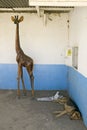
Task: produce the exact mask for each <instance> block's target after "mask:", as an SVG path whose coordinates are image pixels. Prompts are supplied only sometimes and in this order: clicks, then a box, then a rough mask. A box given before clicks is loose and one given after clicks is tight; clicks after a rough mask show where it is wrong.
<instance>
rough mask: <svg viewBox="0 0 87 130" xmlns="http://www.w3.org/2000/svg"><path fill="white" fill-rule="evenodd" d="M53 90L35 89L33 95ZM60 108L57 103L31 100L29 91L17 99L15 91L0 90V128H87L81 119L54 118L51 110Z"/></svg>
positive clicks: (9, 129) (3, 129)
mask: <svg viewBox="0 0 87 130" xmlns="http://www.w3.org/2000/svg"><path fill="white" fill-rule="evenodd" d="M55 92H56V91H36V93H35V95H36V97H45V96H46V97H47V96H53V95H54V94H55ZM64 96H65V95H64ZM60 109H63V106H62V105H59V104H58V103H54V102H39V101H37V100H33V99H32V98H31V92H30V91H28V93H27V96H26V97H24V96H23V95H22V96H21V98H20V99H18V98H17V95H16V91H11V90H0V130H87V129H86V128H85V126H84V123H83V121H82V120H70V119H69V117H68V116H67V115H64V116H62V117H60V118H56V117H55V115H54V114H53V112H54V111H56V110H60Z"/></svg>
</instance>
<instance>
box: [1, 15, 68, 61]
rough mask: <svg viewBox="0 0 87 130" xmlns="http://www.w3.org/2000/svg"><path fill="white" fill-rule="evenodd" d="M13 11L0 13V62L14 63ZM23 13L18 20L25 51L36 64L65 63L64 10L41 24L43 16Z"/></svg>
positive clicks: (65, 18) (65, 23)
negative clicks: (20, 19)
mask: <svg viewBox="0 0 87 130" xmlns="http://www.w3.org/2000/svg"><path fill="white" fill-rule="evenodd" d="M12 15H16V14H12V13H10V14H9V13H0V63H16V60H15V56H16V53H15V24H14V23H13V22H12V21H11V18H10V17H11V16H12ZM18 15H19V16H20V15H23V16H24V21H23V22H22V23H20V41H21V47H22V48H23V50H24V52H25V53H26V54H27V55H29V56H31V57H32V58H33V59H34V62H35V64H64V57H65V55H64V49H65V47H66V45H67V18H68V15H67V14H61V15H53V14H51V15H50V16H49V17H50V18H51V19H52V21H50V20H47V25H46V26H44V23H43V17H41V18H40V17H38V16H37V14H28V13H27V14H18Z"/></svg>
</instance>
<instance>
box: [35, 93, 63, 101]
mask: <svg viewBox="0 0 87 130" xmlns="http://www.w3.org/2000/svg"><path fill="white" fill-rule="evenodd" d="M62 97H63V96H60V95H59V91H57V92H56V94H55V95H54V96H52V97H42V98H37V101H53V100H57V99H58V98H62Z"/></svg>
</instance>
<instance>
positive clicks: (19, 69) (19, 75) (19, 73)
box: [17, 65, 22, 98]
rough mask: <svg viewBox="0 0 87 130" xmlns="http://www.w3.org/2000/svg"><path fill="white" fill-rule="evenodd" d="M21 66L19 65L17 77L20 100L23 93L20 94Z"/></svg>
mask: <svg viewBox="0 0 87 130" xmlns="http://www.w3.org/2000/svg"><path fill="white" fill-rule="evenodd" d="M21 69H22V68H21V66H20V65H18V77H17V80H18V90H17V95H18V98H20V95H21V92H20V77H21Z"/></svg>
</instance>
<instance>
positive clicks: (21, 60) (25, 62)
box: [11, 16, 34, 97]
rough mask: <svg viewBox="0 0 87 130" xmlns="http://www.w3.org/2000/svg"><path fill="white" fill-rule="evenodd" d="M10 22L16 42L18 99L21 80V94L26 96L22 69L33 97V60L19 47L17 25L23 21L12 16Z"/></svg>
mask: <svg viewBox="0 0 87 130" xmlns="http://www.w3.org/2000/svg"><path fill="white" fill-rule="evenodd" d="M11 19H12V21H13V22H14V23H15V24H16V41H15V50H16V54H17V56H16V61H17V63H18V77H17V80H18V97H20V79H21V80H22V85H23V92H24V95H26V88H25V85H24V80H23V67H25V68H26V70H27V72H28V74H29V77H30V82H31V88H32V96H34V76H33V59H32V58H31V57H29V56H27V55H26V54H25V53H24V52H23V50H22V48H21V47H20V40H19V23H20V22H21V21H23V16H21V17H20V18H18V16H14V17H13V16H12V17H11Z"/></svg>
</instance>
